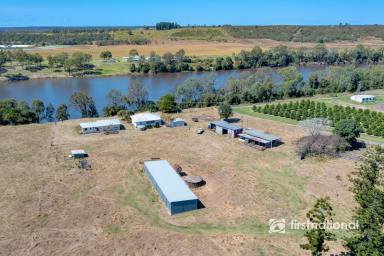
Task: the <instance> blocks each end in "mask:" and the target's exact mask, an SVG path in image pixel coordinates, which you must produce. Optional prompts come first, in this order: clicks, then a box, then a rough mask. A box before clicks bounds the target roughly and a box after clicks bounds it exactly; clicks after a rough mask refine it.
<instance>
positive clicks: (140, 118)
mask: <svg viewBox="0 0 384 256" xmlns="http://www.w3.org/2000/svg"><path fill="white" fill-rule="evenodd" d="M131 120H132V122H133V123H137V122H150V121H160V120H161V117H160V116H158V115H156V114H152V113H138V114H136V115H132V116H131Z"/></svg>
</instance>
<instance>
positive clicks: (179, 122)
mask: <svg viewBox="0 0 384 256" xmlns="http://www.w3.org/2000/svg"><path fill="white" fill-rule="evenodd" d="M185 125H186V123H185V121H184V120H183V119H181V118H175V119H173V120H171V122H169V127H180V126H185Z"/></svg>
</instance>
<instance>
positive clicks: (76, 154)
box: [69, 149, 88, 158]
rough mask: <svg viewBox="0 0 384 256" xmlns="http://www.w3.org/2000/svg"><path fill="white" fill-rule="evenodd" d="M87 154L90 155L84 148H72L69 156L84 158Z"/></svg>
mask: <svg viewBox="0 0 384 256" xmlns="http://www.w3.org/2000/svg"><path fill="white" fill-rule="evenodd" d="M87 156H88V154H87V152H85V151H84V150H82V149H77V150H71V154H70V155H69V157H73V158H84V157H87Z"/></svg>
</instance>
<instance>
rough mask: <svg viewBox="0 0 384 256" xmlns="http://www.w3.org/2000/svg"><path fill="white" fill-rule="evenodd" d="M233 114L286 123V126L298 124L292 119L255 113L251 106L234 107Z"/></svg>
mask: <svg viewBox="0 0 384 256" xmlns="http://www.w3.org/2000/svg"><path fill="white" fill-rule="evenodd" d="M234 112H235V113H238V114H241V115H248V116H254V117H258V118H262V119H268V120H272V121H276V122H281V123H286V124H292V125H297V124H298V121H296V120H293V119H289V118H285V117H280V116H273V115H267V114H263V113H258V112H255V111H253V110H252V106H241V107H235V108H234Z"/></svg>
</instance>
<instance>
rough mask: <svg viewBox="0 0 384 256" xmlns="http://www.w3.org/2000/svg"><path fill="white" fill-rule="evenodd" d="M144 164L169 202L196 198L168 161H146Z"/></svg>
mask: <svg viewBox="0 0 384 256" xmlns="http://www.w3.org/2000/svg"><path fill="white" fill-rule="evenodd" d="M144 165H145V167H146V169H147V171H148V172H150V174H151V175H152V177H153V179H155V181H156V183H157V185H158V186H159V187H160V189H161V191H162V192H163V194H164V196H165V197H166V198H167V200H168V201H169V202H179V201H186V200H195V199H197V197H196V196H195V194H194V193H193V192H192V191H191V190H190V189H189V187H188V186H187V184H185V182H184V181H183V180H182V179H181V178H180V176H179V175H178V174H177V173H176V172H175V171H174V170H173V168H172V166H171V165H170V164H169V163H168V161H165V160H156V161H146V162H144Z"/></svg>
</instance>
